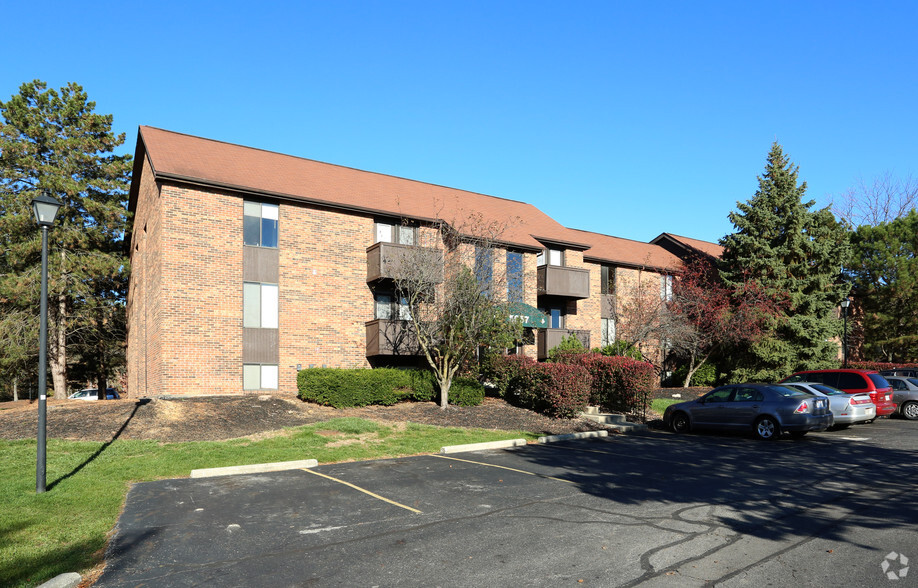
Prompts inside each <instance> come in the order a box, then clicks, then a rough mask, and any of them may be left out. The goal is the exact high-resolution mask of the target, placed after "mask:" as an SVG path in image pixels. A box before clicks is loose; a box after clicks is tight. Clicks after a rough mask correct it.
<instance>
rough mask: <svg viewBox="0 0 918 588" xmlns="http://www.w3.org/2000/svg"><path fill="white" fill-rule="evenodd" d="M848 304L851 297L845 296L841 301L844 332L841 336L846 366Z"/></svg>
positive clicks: (846, 364) (845, 365)
mask: <svg viewBox="0 0 918 588" xmlns="http://www.w3.org/2000/svg"><path fill="white" fill-rule="evenodd" d="M849 306H851V299H850V298H847V297H845V299H844V300H842V301H841V307H842V316H843V317H844V322H845V332H844V333H845V334H844V337H843V338H842V355H843V357H844V360H843V361H844V364H843V367H848V307H849Z"/></svg>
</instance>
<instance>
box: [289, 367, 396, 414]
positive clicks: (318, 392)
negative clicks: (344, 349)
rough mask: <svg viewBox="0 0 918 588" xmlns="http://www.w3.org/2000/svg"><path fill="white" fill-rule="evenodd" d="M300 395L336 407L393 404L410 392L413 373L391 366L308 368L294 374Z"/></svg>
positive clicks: (311, 400)
mask: <svg viewBox="0 0 918 588" xmlns="http://www.w3.org/2000/svg"><path fill="white" fill-rule="evenodd" d="M296 379H297V388H298V390H299V393H300V398H302V399H303V400H307V401H310V402H315V403H317V404H323V405H326V406H333V407H335V408H349V407H353V406H367V405H370V404H382V405H385V406H388V405H391V404H395V403H396V402H398V401H399V400H401V399H402V398H404V397H405V396H410V395H411V394H412V376H411V372H409V371H407V370H397V369H391V368H377V369H356V370H346V369H337V368H311V369H306V370H301V371H300V372H299V373H298V374H297V378H296Z"/></svg>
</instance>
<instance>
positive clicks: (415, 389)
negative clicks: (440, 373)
mask: <svg viewBox="0 0 918 588" xmlns="http://www.w3.org/2000/svg"><path fill="white" fill-rule="evenodd" d="M408 373H409V374H410V375H411V391H410V392H409V393H408V395H407V396H406V398H405V399H406V400H414V401H415V402H430V401H432V400H433V399H434V398H436V397H437V380H436V378H434V374H433V372H432V371H430V370H410V371H409V372H408Z"/></svg>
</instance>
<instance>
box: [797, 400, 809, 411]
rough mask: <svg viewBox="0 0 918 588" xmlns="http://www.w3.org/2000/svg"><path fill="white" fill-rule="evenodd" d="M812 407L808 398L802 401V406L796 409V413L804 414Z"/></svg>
mask: <svg viewBox="0 0 918 588" xmlns="http://www.w3.org/2000/svg"><path fill="white" fill-rule="evenodd" d="M809 409H810V405H809V404H807V402H806V400H804V401H803V402H801V403H800V406H798V407H797V410H795V411H794V414H803V413H805V412H807V411H808V410H809Z"/></svg>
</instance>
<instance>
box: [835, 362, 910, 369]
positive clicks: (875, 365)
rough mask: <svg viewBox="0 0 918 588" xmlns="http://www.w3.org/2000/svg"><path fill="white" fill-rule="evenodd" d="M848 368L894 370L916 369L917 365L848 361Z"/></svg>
mask: <svg viewBox="0 0 918 588" xmlns="http://www.w3.org/2000/svg"><path fill="white" fill-rule="evenodd" d="M848 367H851V368H854V369H858V370H876V371H880V370H894V369H896V368H918V363H884V362H882V361H849V362H848Z"/></svg>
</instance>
